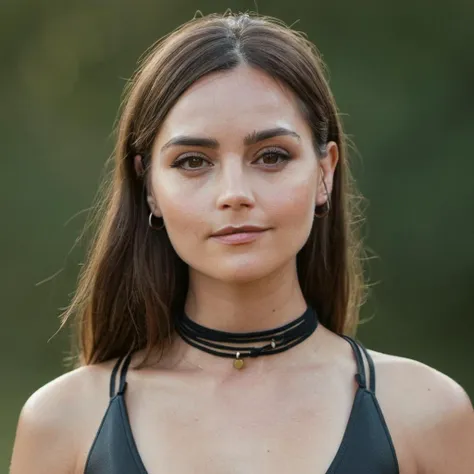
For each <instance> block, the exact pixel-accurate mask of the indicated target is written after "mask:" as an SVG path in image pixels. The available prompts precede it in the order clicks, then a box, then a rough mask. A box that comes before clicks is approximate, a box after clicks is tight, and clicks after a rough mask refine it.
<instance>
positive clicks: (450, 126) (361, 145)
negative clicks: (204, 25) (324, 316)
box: [0, 0, 474, 472]
mask: <svg viewBox="0 0 474 474" xmlns="http://www.w3.org/2000/svg"><path fill="white" fill-rule="evenodd" d="M257 6H258V10H259V11H260V13H263V14H266V15H272V16H276V17H279V18H281V19H282V20H284V21H285V22H286V23H288V24H294V28H295V29H298V30H302V31H306V32H307V33H308V36H309V38H310V39H311V40H313V41H314V42H315V43H316V45H317V46H318V47H319V49H320V50H321V51H322V53H323V56H324V59H325V61H326V62H327V63H328V66H329V70H330V75H331V85H332V88H333V91H334V93H335V96H336V99H337V101H338V105H339V108H340V110H341V112H342V113H343V114H344V122H345V126H346V130H347V132H348V133H349V135H350V136H351V138H352V139H353V140H354V142H355V144H356V146H357V153H356V152H353V153H352V158H353V169H354V174H355V176H356V179H357V181H358V183H359V187H360V189H361V191H362V193H363V194H364V195H365V196H366V198H367V199H368V208H367V212H366V215H367V221H366V225H365V235H366V244H367V246H368V247H369V248H370V249H371V252H373V253H375V254H376V255H377V258H376V259H374V260H371V261H370V267H369V273H368V275H369V276H370V278H371V280H372V281H374V282H377V284H376V285H375V286H374V287H373V289H372V293H371V297H370V300H369V302H368V303H367V304H366V306H365V307H364V310H363V314H362V316H363V317H364V318H366V319H367V318H371V321H370V322H369V323H366V324H364V325H363V326H361V328H360V331H359V337H360V339H361V340H362V342H364V343H365V344H366V345H367V346H368V347H369V348H372V349H375V350H379V351H383V352H388V353H394V354H397V355H402V356H405V357H410V358H414V359H418V360H420V361H422V362H424V363H427V364H429V365H431V366H433V367H435V368H437V369H438V370H441V371H442V372H445V373H446V374H448V375H449V376H450V377H452V378H454V379H455V380H456V381H458V382H459V383H461V385H462V386H463V387H464V388H465V389H466V390H467V392H468V393H469V394H470V396H471V398H473V396H474V376H473V368H472V366H473V361H474V347H473V344H472V334H473V329H474V323H473V319H474V318H473V315H474V314H473V313H474V311H473V304H472V290H473V286H474V247H473V245H472V244H473V240H474V239H473V236H474V185H473V178H474V160H473V153H472V138H473V130H474V114H473V113H472V111H473V106H474V53H473V48H474V27H473V24H474V2H472V1H466V0H451V1H450V2H441V1H436V0H417V1H416V2H414V1H412V0H410V1H409V0H398V1H396V2H394V1H383V0H382V1H380V0H378V1H369V0H366V1H365V2H354V1H353V0H339V1H331V2H328V1H325V2H320V1H315V0H294V1H291V2H285V1H283V0H272V1H270V0H259V1H258V5H257ZM0 8H1V14H0V38H1V65H2V75H1V87H0V103H1V114H0V117H1V127H0V133H1V143H2V149H3V159H2V167H1V175H0V176H1V187H0V189H1V193H2V199H1V202H2V210H1V216H2V228H1V234H0V249H1V252H2V254H1V260H0V261H1V262H2V267H3V271H2V273H1V276H0V296H1V301H2V313H1V328H2V329H1V332H0V338H1V339H0V347H1V350H2V353H1V359H0V360H1V362H0V364H1V367H0V369H1V375H2V381H1V386H2V387H1V397H2V403H1V405H0V472H7V469H8V467H7V466H8V463H9V459H10V455H11V447H12V442H13V437H14V432H15V426H16V422H17V417H18V414H19V411H20V409H21V406H22V405H23V403H24V402H25V400H26V399H27V397H28V396H29V395H30V394H31V393H32V392H33V391H34V390H36V389H37V388H38V387H40V386H41V385H43V384H44V383H46V382H47V381H49V380H51V379H52V378H54V377H56V376H58V375H59V374H61V373H63V372H64V371H65V370H67V369H66V368H65V366H64V364H63V359H64V357H65V356H66V355H67V353H68V348H69V334H68V332H67V331H66V330H65V331H62V332H60V333H59V334H58V335H57V336H55V337H54V338H52V339H51V340H50V338H51V337H52V336H53V334H54V333H55V332H56V330H57V329H58V323H59V321H58V314H59V312H60V308H61V307H64V306H65V305H66V304H67V302H68V300H69V298H70V295H71V292H72V291H73V290H74V286H75V279H76V276H77V273H78V270H79V266H80V263H81V262H82V261H83V254H84V245H82V244H81V245H77V246H75V240H76V238H77V237H78V235H79V234H80V232H81V229H82V227H83V225H84V222H85V218H86V215H87V214H86V213H85V212H84V211H85V210H86V209H87V208H88V207H89V206H90V205H91V203H92V200H93V197H94V196H95V193H96V190H97V188H98V185H99V182H100V179H101V176H102V174H103V170H104V163H105V161H106V159H107V158H108V156H109V155H110V153H111V151H112V146H113V134H112V131H113V124H114V122H115V119H116V117H117V109H118V106H119V104H120V101H121V93H122V89H123V87H124V85H125V82H126V79H127V78H129V77H130V76H131V74H132V73H133V71H134V69H135V67H136V62H137V59H138V57H139V56H140V55H141V54H142V53H143V52H144V51H145V50H146V49H147V48H148V47H149V46H150V45H151V44H152V43H153V42H154V41H155V40H157V39H158V38H159V37H160V36H162V35H164V34H166V33H167V32H169V31H170V30H172V29H174V28H175V27H177V26H178V25H179V24H181V23H182V22H184V21H187V20H189V19H191V18H192V17H193V15H194V14H195V12H196V10H198V9H199V10H201V11H202V12H203V13H204V14H207V13H211V12H215V11H219V12H222V11H224V10H225V9H226V8H231V9H232V10H234V11H238V10H244V11H245V10H252V11H255V10H256V9H257V8H256V5H255V3H254V2H253V1H227V2H222V1H219V2H218V1H205V0H201V1H199V2H197V1H195V0H187V1H185V0H174V1H172V2H171V1H168V2H164V1H159V0H156V1H151V0H134V1H133V2H132V1H131V0H128V1H126V0H115V1H114V2H106V1H98V0H95V1H81V2H79V1H76V2H73V1H62V2H59V1H53V0H43V1H41V2H38V1H33V0H16V1H8V0H7V1H5V0H4V1H3V2H2V4H1V7H0ZM53 275H55V276H54V278H51V277H52V276H53ZM45 280H46V281H45ZM41 282H43V283H41ZM40 283H41V284H40ZM409 389H410V387H407V390H409Z"/></svg>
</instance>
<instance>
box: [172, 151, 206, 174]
mask: <svg viewBox="0 0 474 474" xmlns="http://www.w3.org/2000/svg"><path fill="white" fill-rule="evenodd" d="M171 166H172V168H180V169H182V170H185V171H199V170H201V169H203V168H208V167H209V166H212V164H211V163H210V162H209V161H207V160H206V159H205V158H203V157H201V156H199V155H189V156H184V157H182V158H179V159H177V160H176V161H175V162H174V163H173V164H172V165H171Z"/></svg>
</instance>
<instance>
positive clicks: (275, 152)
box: [171, 148, 292, 173]
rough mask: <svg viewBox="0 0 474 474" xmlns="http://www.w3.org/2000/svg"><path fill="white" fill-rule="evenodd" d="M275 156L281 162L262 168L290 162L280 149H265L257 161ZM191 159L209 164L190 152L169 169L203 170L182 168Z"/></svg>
mask: <svg viewBox="0 0 474 474" xmlns="http://www.w3.org/2000/svg"><path fill="white" fill-rule="evenodd" d="M275 155H276V156H277V157H278V158H280V159H281V160H282V161H280V162H279V163H276V164H274V165H267V166H264V167H265V168H269V169H272V168H273V169H274V168H277V167H280V166H281V165H283V164H286V163H287V162H288V161H290V160H291V159H292V157H291V155H290V154H289V153H288V152H286V151H283V150H282V149H280V148H267V149H266V150H265V152H264V153H262V154H261V155H260V156H259V157H258V158H257V160H260V159H261V158H265V157H267V156H275ZM191 158H199V159H201V160H203V161H207V162H208V163H209V160H208V159H207V158H206V157H205V156H203V155H201V154H199V153H196V152H190V153H186V154H184V155H183V156H181V157H179V158H178V159H176V160H175V161H174V162H173V163H172V165H171V167H172V168H180V169H182V170H183V171H187V172H191V173H193V172H197V171H201V170H202V169H204V168H191V169H186V168H184V167H183V166H182V165H183V163H186V162H187V161H189V160H190V159H191ZM209 167H210V166H206V167H205V168H209Z"/></svg>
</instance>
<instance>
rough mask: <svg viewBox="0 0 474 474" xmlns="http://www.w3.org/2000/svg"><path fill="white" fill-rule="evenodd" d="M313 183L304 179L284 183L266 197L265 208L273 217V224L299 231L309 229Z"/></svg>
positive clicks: (313, 196) (311, 214)
mask: <svg viewBox="0 0 474 474" xmlns="http://www.w3.org/2000/svg"><path fill="white" fill-rule="evenodd" d="M315 196H316V193H315V183H313V180H309V179H305V180H301V181H297V182H292V183H286V185H284V186H281V188H280V189H279V192H277V193H275V192H273V193H272V196H271V198H269V199H267V205H266V207H267V209H268V210H269V211H270V214H271V215H272V216H273V217H274V218H275V221H276V222H275V224H276V225H278V224H281V225H282V226H284V227H286V228H288V229H290V230H292V231H294V232H297V233H299V231H300V230H301V232H306V231H308V233H309V230H310V229H311V225H312V221H313V213H314V205H315V204H314V203H315Z"/></svg>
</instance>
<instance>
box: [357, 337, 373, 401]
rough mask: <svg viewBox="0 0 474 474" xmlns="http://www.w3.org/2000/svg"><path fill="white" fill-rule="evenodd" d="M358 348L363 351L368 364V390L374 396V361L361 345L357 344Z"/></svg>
mask: <svg viewBox="0 0 474 474" xmlns="http://www.w3.org/2000/svg"><path fill="white" fill-rule="evenodd" d="M359 346H360V348H361V349H362V350H363V351H364V354H365V357H366V359H367V362H368V364H369V377H370V380H369V390H370V391H371V392H372V393H373V394H374V395H375V366H374V361H373V359H372V357H371V356H370V354H369V353H368V352H367V349H366V348H365V347H364V346H363V345H362V344H359Z"/></svg>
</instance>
